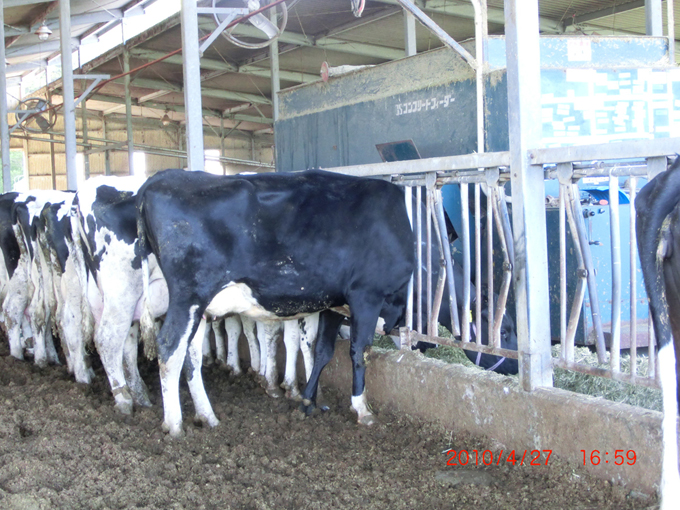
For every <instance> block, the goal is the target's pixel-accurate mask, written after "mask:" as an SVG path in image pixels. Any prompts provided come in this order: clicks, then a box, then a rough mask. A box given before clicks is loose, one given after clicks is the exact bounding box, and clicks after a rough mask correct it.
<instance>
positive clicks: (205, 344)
mask: <svg viewBox="0 0 680 510" xmlns="http://www.w3.org/2000/svg"><path fill="white" fill-rule="evenodd" d="M204 330H205V331H204V333H203V341H202V344H201V345H202V351H203V364H204V365H205V366H206V367H209V366H210V365H212V364H213V363H215V359H214V358H213V353H212V349H211V348H210V331H211V330H212V327H210V328H208V327H206V328H204Z"/></svg>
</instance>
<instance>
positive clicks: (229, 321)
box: [224, 316, 242, 375]
mask: <svg viewBox="0 0 680 510" xmlns="http://www.w3.org/2000/svg"><path fill="white" fill-rule="evenodd" d="M224 329H225V331H226V332H227V368H228V369H229V370H230V371H231V373H232V374H234V375H241V374H242V372H241V364H240V363H239V359H238V339H239V337H240V336H241V321H240V320H239V319H238V317H236V316H232V317H227V318H226V319H224Z"/></svg>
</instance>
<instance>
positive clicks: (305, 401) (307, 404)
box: [302, 398, 312, 406]
mask: <svg viewBox="0 0 680 510" xmlns="http://www.w3.org/2000/svg"><path fill="white" fill-rule="evenodd" d="M302 403H303V404H304V405H306V406H311V405H312V401H311V400H309V399H308V398H303V399H302Z"/></svg>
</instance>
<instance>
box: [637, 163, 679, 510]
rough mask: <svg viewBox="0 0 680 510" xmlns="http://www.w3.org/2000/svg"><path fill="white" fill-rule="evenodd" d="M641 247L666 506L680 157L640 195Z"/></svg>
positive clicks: (674, 447) (673, 416)
mask: <svg viewBox="0 0 680 510" xmlns="http://www.w3.org/2000/svg"><path fill="white" fill-rule="evenodd" d="M635 207H636V210H637V212H636V220H637V223H636V232H637V242H638V251H639V253H640V263H641V266H642V274H643V276H644V280H645V288H646V290H647V296H648V299H649V310H650V314H651V318H652V322H653V324H654V332H655V334H656V338H657V341H658V344H659V353H658V356H659V375H660V378H661V390H662V395H663V412H664V417H663V426H662V429H663V431H662V432H663V449H664V452H663V461H662V467H661V470H662V471H661V473H662V474H661V487H660V493H661V508H662V510H668V509H670V508H677V505H678V502H680V474H679V473H678V442H677V415H678V400H679V398H680V395H679V393H678V388H680V384H678V374H680V370H679V369H678V367H679V365H680V356H678V355H677V353H678V351H679V350H680V157H679V158H677V159H676V160H675V163H674V164H673V165H672V166H671V167H670V168H669V169H668V170H667V171H666V172H663V173H661V174H659V175H658V176H656V177H655V178H654V179H652V180H651V181H650V182H649V183H647V185H646V186H645V187H643V188H642V190H640V194H639V195H638V196H637V198H636V199H635Z"/></svg>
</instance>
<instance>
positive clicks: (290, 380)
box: [281, 319, 302, 401]
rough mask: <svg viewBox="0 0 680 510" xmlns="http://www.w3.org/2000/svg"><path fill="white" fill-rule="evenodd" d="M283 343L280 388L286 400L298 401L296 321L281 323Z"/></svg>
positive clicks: (298, 343) (298, 328)
mask: <svg viewBox="0 0 680 510" xmlns="http://www.w3.org/2000/svg"><path fill="white" fill-rule="evenodd" d="M283 343H284V345H285V346H286V371H285V374H284V376H283V382H282V383H281V387H282V388H283V389H285V390H286V398H290V399H292V400H297V401H300V400H302V396H301V395H300V390H299V389H298V382H297V370H296V369H297V359H298V353H299V352H300V325H299V321H298V320H297V319H294V320H290V321H285V322H284V323H283Z"/></svg>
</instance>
